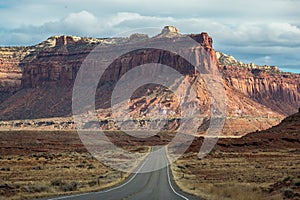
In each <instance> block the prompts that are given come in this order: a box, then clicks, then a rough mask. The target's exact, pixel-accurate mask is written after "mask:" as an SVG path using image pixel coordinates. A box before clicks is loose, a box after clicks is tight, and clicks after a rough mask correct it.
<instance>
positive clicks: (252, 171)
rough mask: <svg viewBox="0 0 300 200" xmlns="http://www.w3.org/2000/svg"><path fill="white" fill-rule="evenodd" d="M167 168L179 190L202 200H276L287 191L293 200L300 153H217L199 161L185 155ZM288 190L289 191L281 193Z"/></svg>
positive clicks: (299, 171)
mask: <svg viewBox="0 0 300 200" xmlns="http://www.w3.org/2000/svg"><path fill="white" fill-rule="evenodd" d="M171 169H172V172H173V175H174V177H175V181H176V183H177V184H178V185H179V187H180V188H182V189H183V190H184V191H186V192H188V193H192V194H195V195H197V196H202V197H204V198H206V199H212V200H217V199H225V200H226V199H237V200H240V199H243V200H259V199H265V200H271V199H273V200H277V199H283V198H286V196H285V194H286V195H287V196H288V195H289V194H290V193H291V192H292V198H291V199H293V198H295V197H297V195H299V192H300V191H299V190H300V189H299V186H297V185H298V184H299V183H298V181H299V178H300V177H299V176H300V154H299V152H297V151H294V150H291V151H288V150H287V151H280V152H259V151H253V152H240V153H234V152H221V151H217V152H214V153H212V154H211V155H209V156H208V157H206V158H204V159H202V160H199V159H198V157H197V155H196V154H195V153H189V154H186V155H184V156H183V157H182V158H180V159H179V160H177V161H176V162H175V163H174V164H173V165H172V166H171ZM286 177H292V178H291V179H293V180H285V179H287V178H286ZM289 187H292V188H291V190H292V191H286V192H285V190H287V189H288V188H289ZM286 199H288V198H286Z"/></svg>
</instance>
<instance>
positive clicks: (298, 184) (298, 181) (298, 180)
mask: <svg viewBox="0 0 300 200" xmlns="http://www.w3.org/2000/svg"><path fill="white" fill-rule="evenodd" d="M294 186H296V187H299V186H300V179H296V180H295V182H294Z"/></svg>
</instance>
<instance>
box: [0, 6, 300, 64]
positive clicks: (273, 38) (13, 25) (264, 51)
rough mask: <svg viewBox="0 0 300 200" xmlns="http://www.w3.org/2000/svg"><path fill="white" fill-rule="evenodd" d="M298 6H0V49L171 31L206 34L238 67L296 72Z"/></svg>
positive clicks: (299, 28)
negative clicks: (66, 38)
mask: <svg viewBox="0 0 300 200" xmlns="http://www.w3.org/2000/svg"><path fill="white" fill-rule="evenodd" d="M299 6H300V1H292V0H290V1H286V0H266V1H259V0H252V1H235V0H228V1H218V0H211V1H209V2H207V1H202V0H187V1H184V2H183V1H179V0H174V1H172V3H170V2H168V1H161V0H152V1H139V0H131V1H121V0H103V1H94V0H86V1H85V2H84V3H82V1H79V0H52V1H51V2H50V1H49V2H48V1H47V2H44V1H43V2H41V1H40V0H26V1H25V0H11V1H5V2H4V1H3V2H2V1H1V0H0V17H1V18H2V19H5V20H1V22H0V45H1V46H3V45H33V44H37V43H39V42H41V41H43V40H45V39H46V38H47V37H49V36H52V35H62V34H64V35H78V36H90V37H110V36H114V35H122V36H124V35H126V34H127V33H126V31H130V30H133V29H137V28H143V27H158V29H153V30H157V31H156V32H154V31H153V30H152V32H151V31H150V32H151V33H150V35H153V34H157V33H158V32H159V31H160V29H161V28H162V27H163V26H165V25H174V26H176V27H178V28H179V30H180V31H181V32H183V33H200V32H202V31H206V32H208V33H209V34H210V35H212V36H213V39H214V47H215V49H217V50H219V51H223V52H225V53H227V54H232V55H234V56H235V57H237V58H238V59H241V60H242V61H243V62H248V61H252V62H253V61H255V62H258V64H267V62H270V64H273V63H274V64H276V65H279V66H281V65H282V66H287V65H299V66H300V58H299V56H298V55H297V52H299V46H300V22H299V17H300V13H299V11H298V8H299ZM149 30H150V29H148V30H147V31H148V32H149ZM147 31H146V32H147ZM124 32H125V33H124ZM137 32H143V29H139V30H137Z"/></svg>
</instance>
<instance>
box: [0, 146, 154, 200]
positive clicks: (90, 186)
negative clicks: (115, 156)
mask: <svg viewBox="0 0 300 200" xmlns="http://www.w3.org/2000/svg"><path fill="white" fill-rule="evenodd" d="M140 149H143V150H144V151H146V152H147V151H149V148H147V147H145V148H140ZM141 159H142V158H141ZM128 176H129V174H128V173H124V172H120V171H116V170H114V169H111V168H109V167H107V166H105V165H103V164H101V163H100V162H99V161H98V160H96V159H95V158H93V157H92V156H91V155H90V154H89V153H77V152H71V153H37V154H31V155H26V156H17V155H13V156H5V157H1V158H0V200H2V199H3V200H4V199H5V200H7V199H11V200H18V199H30V198H36V197H44V196H56V195H67V194H71V193H81V192H88V191H96V190H100V189H103V188H107V187H110V186H113V185H115V184H117V183H119V182H122V181H124V180H125V178H127V177H128Z"/></svg>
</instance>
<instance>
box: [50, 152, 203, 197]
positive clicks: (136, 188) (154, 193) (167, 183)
mask: <svg viewBox="0 0 300 200" xmlns="http://www.w3.org/2000/svg"><path fill="white" fill-rule="evenodd" d="M153 151H154V149H152V152H153ZM167 162H168V159H167V156H166V152H165V151H161V152H159V153H155V154H150V155H149V156H148V157H147V158H146V159H145V160H144V161H143V163H142V164H141V165H140V167H139V168H138V169H137V171H139V172H140V171H151V170H149V169H155V168H156V169H157V167H158V166H162V164H165V163H167ZM60 199H64V200H93V199H100V200H101V199H103V200H119V199H120V200H125V199H126V200H137V199H138V200H140V199H142V200H161V199H163V200H167V199H170V200H177V199H178V200H188V199H189V200H194V199H200V198H198V197H195V196H191V195H189V194H186V193H184V192H182V191H180V189H179V188H178V187H177V186H176V184H175V183H174V181H173V179H172V177H171V173H170V170H169V167H165V168H163V169H160V170H156V171H153V172H149V173H135V174H133V175H132V176H130V177H129V178H128V179H127V181H125V182H124V183H123V184H121V185H118V186H116V187H113V188H110V189H107V190H104V191H99V192H91V193H85V194H78V195H71V196H61V197H55V198H49V199H48V200H60Z"/></svg>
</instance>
